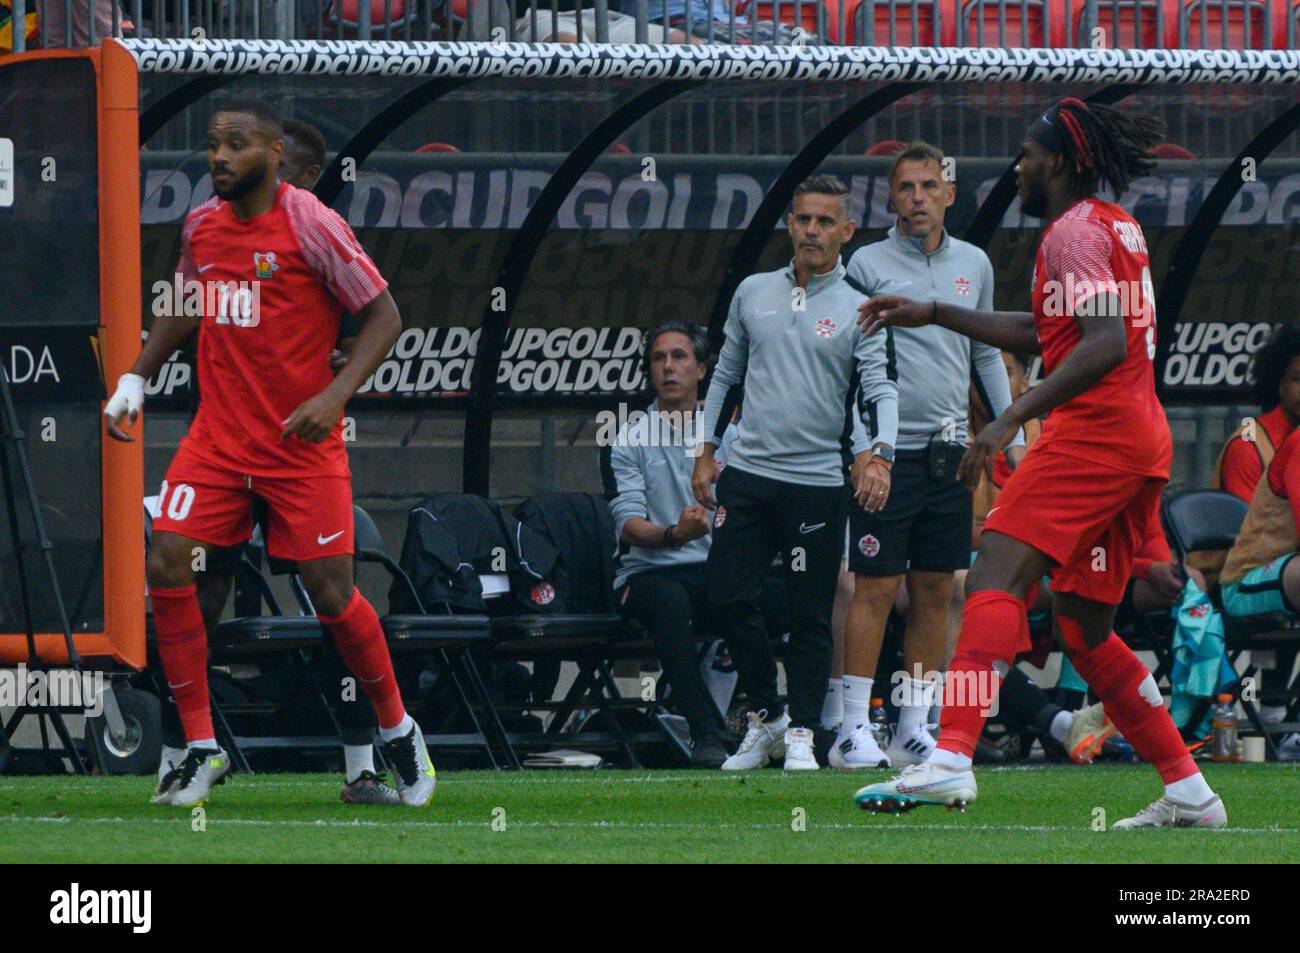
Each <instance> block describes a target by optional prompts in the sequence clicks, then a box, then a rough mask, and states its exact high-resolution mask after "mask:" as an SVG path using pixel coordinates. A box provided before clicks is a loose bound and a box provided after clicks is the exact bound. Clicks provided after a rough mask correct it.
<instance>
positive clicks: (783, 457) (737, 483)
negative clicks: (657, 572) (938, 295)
mask: <svg viewBox="0 0 1300 953" xmlns="http://www.w3.org/2000/svg"><path fill="white" fill-rule="evenodd" d="M846 198H847V189H846V187H845V186H844V185H843V183H841V182H839V180H837V179H834V178H831V177H824V176H815V177H813V178H812V179H809V180H807V181H806V182H804V183H802V184H801V185H800V186H799V187H798V189H796V191H795V205H794V211H792V212H791V215H790V234H791V238H792V240H793V244H794V260H793V261H792V262H791V264H790V266H788V267H786V268H783V269H781V270H780V271H773V272H768V273H766V274H757V275H751V276H750V277H748V278H746V279H745V280H744V281H742V282H741V283H740V286H739V287H738V288H737V289H736V293H735V296H734V297H733V298H732V301H731V309H730V312H729V314H728V316H727V323H726V328H725V332H726V343H725V344H724V345H723V348H722V353H721V355H720V356H719V359H718V364H717V367H716V368H715V369H714V372H713V380H712V382H711V384H710V386H709V393H708V397H707V399H706V400H705V404H704V419H703V421H702V422H701V431H702V433H703V434H705V435H706V436H705V437H704V438H703V439H711V440H713V442H714V443H715V444H716V443H717V440H718V437H717V434H718V432H719V431H718V428H719V427H721V426H723V425H725V423H726V421H727V420H728V419H729V417H730V408H731V407H733V406H734V401H735V399H736V398H737V396H738V392H739V390H740V388H741V387H743V389H744V405H743V412H742V416H741V419H740V423H739V427H738V434H737V437H736V439H735V442H734V443H733V444H732V447H731V454H730V458H729V459H728V461H727V467H726V469H725V471H723V473H722V475H721V478H720V480H719V481H718V484H717V499H716V501H715V500H714V499H713V497H712V494H711V493H710V491H709V484H710V483H711V481H712V480H713V479H714V476H715V473H716V468H715V467H714V465H713V463H712V455H711V454H709V453H704V454H701V455H700V456H699V457H698V458H697V460H696V462H695V472H694V476H693V480H692V485H693V489H694V492H695V497H696V499H698V500H700V501H701V502H704V503H706V504H708V505H710V506H713V505H715V503H716V509H715V510H714V517H713V545H712V548H711V549H710V550H709V560H708V580H709V603H710V610H711V613H712V615H713V618H714V620H715V625H716V626H717V627H718V629H719V630H720V631H719V634H721V635H722V636H723V637H724V638H725V639H726V641H727V646H728V648H729V649H730V650H731V656H732V659H733V660H734V661H735V663H736V667H737V670H738V672H739V674H740V679H741V685H742V686H743V687H744V689H745V691H746V693H747V694H748V695H749V698H750V702H751V706H752V708H753V709H754V710H755V711H760V710H762V711H765V712H766V719H765V721H766V722H767V723H770V724H773V725H775V724H778V723H780V722H782V721H783V720H784V714H785V709H784V708H783V706H782V705H781V703H780V701H779V700H778V694H777V672H776V664H775V662H774V660H773V656H772V651H771V646H770V644H769V643H768V639H767V635H766V632H765V630H764V627H763V625H762V622H761V619H760V616H759V611H758V606H757V599H758V583H759V579H760V578H761V577H762V575H763V572H764V570H765V569H766V568H767V567H768V566H769V565H770V564H771V562H772V558H773V556H774V555H776V553H778V552H779V553H780V554H781V557H782V559H783V560H784V562H785V566H786V569H787V578H788V580H789V585H790V595H791V604H792V605H791V608H792V613H793V618H792V621H791V631H790V642H789V646H788V649H787V651H786V655H785V669H786V681H787V689H788V691H787V695H788V699H789V716H790V724H789V727H790V728H791V729H814V728H815V727H816V726H817V725H818V723H819V720H820V716H821V708H822V701H823V698H824V696H825V693H826V684H827V681H828V679H829V676H830V670H831V635H830V615H831V604H832V602H833V600H834V597H835V588H836V581H837V577H838V574H839V563H840V556H841V550H842V545H843V540H844V535H843V534H844V518H845V509H846V506H847V503H848V499H847V494H846V493H845V490H844V484H845V479H844V470H843V462H842V458H841V446H842V442H843V440H844V439H845V436H846V435H845V431H846V429H847V428H846V409H847V408H848V407H849V406H850V395H851V393H852V392H853V389H854V385H855V382H857V381H859V380H860V388H859V389H858V394H859V399H858V405H857V406H856V407H855V408H853V410H854V412H856V413H859V414H861V416H862V418H863V420H864V422H865V426H866V429H867V431H868V432H869V433H870V434H872V435H873V446H872V453H874V454H875V456H873V457H872V460H871V461H870V462H869V461H868V460H867V459H866V457H867V453H865V452H864V453H863V455H862V456H863V459H862V460H861V463H862V466H861V467H860V468H858V469H859V470H860V472H861V473H862V474H863V476H862V478H861V482H860V485H859V486H857V487H856V488H855V489H856V490H857V492H858V495H859V497H860V498H861V499H862V500H863V501H864V502H865V504H866V505H868V506H871V507H874V508H878V507H879V506H882V505H883V504H884V502H885V500H886V499H887V495H888V486H889V462H890V461H891V460H892V448H893V444H894V441H895V439H896V432H897V427H898V392H897V387H896V385H895V383H894V380H893V369H892V360H891V358H890V354H889V341H890V340H892V338H885V337H882V336H877V337H872V338H866V337H863V336H862V335H861V334H860V333H859V332H858V331H857V328H856V321H855V320H854V315H855V314H856V311H857V308H858V305H859V304H861V303H862V302H863V301H865V296H864V295H862V294H860V293H859V292H857V291H855V290H854V289H853V288H852V287H850V286H849V285H848V284H847V283H846V282H845V280H844V275H845V270H844V266H843V264H842V263H841V262H840V257H839V250H840V247H841V246H842V244H843V242H844V241H846V240H847V239H848V238H849V237H851V235H852V233H853V223H852V222H851V221H850V220H849V219H848V211H847V206H846ZM789 737H790V736H789V735H787V739H788V738H789ZM787 766H788V764H787Z"/></svg>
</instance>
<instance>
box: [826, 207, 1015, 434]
mask: <svg viewBox="0 0 1300 953" xmlns="http://www.w3.org/2000/svg"><path fill="white" fill-rule="evenodd" d="M848 277H849V280H850V281H853V282H854V283H855V284H857V285H859V286H860V287H861V288H862V289H863V290H865V291H866V293H867V294H868V295H872V296H874V295H884V294H896V295H902V296H903V297H906V298H913V299H916V300H918V301H933V300H938V301H940V302H942V303H944V304H955V305H960V306H962V307H965V308H977V309H979V310H983V311H989V310H992V308H993V266H992V265H991V264H990V263H989V258H988V255H986V254H984V252H983V250H981V249H979V248H976V247H975V246H974V245H972V244H970V243H969V242H964V241H961V240H960V239H957V238H953V237H952V236H950V235H949V234H948V232H947V230H945V231H944V233H943V238H942V239H941V240H940V242H939V247H938V248H936V249H935V250H934V251H933V252H932V253H931V254H929V255H927V254H926V253H925V252H924V251H922V250H921V239H919V238H909V237H907V236H905V235H902V234H900V233H899V231H898V226H897V225H895V226H894V227H893V228H891V229H890V230H889V234H888V235H887V236H886V237H884V238H882V239H881V240H880V241H878V242H874V243H872V244H870V245H865V246H863V247H862V248H859V249H858V250H857V251H856V252H854V253H853V257H852V258H851V259H850V260H849V268H848ZM894 350H895V352H896V355H897V360H898V417H899V425H898V449H900V450H924V449H925V447H926V446H927V445H928V444H929V442H930V438H931V437H932V436H934V435H935V434H942V433H943V431H944V430H945V429H947V430H948V431H949V434H950V436H951V439H953V440H957V441H961V440H965V439H966V415H967V412H968V411H969V410H970V396H969V392H970V386H971V384H972V383H974V384H975V388H976V392H977V393H979V395H980V398H981V399H982V400H983V401H984V405H985V406H986V407H988V408H989V409H990V410H991V411H992V412H993V416H994V417H997V416H998V415H999V414H1001V413H1002V412H1003V411H1004V410H1006V409H1007V407H1008V405H1010V403H1011V387H1010V385H1009V384H1008V382H1007V369H1006V367H1005V366H1004V365H1003V363H1002V355H1001V354H1000V353H999V352H998V349H997V348H995V347H991V346H989V345H988V344H984V343H982V342H979V341H972V340H971V339H970V338H968V337H966V336H965V335H964V334H958V333H957V332H956V331H950V330H949V329H947V328H941V327H939V326H938V325H934V324H930V325H926V326H925V327H921V328H894ZM1024 442H1025V440H1024V435H1023V434H1021V433H1017V434H1016V436H1015V438H1014V439H1013V440H1012V441H1011V443H1010V446H1023V445H1024Z"/></svg>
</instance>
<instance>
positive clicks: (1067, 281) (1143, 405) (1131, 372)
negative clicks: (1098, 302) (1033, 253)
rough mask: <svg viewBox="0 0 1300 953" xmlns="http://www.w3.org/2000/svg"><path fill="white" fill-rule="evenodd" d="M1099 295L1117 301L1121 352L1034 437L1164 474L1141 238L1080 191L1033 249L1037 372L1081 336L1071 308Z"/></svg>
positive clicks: (1111, 207)
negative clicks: (1124, 345) (1123, 341)
mask: <svg viewBox="0 0 1300 953" xmlns="http://www.w3.org/2000/svg"><path fill="white" fill-rule="evenodd" d="M1102 293H1109V294H1117V295H1118V296H1119V300H1120V301H1121V303H1122V304H1123V305H1124V309H1125V328H1126V331H1127V337H1128V356H1127V357H1125V358H1124V361H1123V363H1122V364H1120V365H1119V367H1117V368H1115V370H1113V371H1111V372H1110V373H1109V374H1107V375H1106V376H1105V377H1104V378H1103V379H1102V380H1101V381H1099V382H1098V383H1097V384H1096V385H1095V386H1093V387H1092V388H1091V389H1089V390H1087V391H1084V392H1083V393H1082V394H1080V395H1079V396H1077V397H1074V398H1072V399H1070V400H1068V401H1066V402H1065V403H1064V404H1062V405H1061V406H1059V407H1057V408H1056V409H1055V410H1053V411H1052V412H1051V414H1049V415H1048V418H1047V421H1046V423H1044V424H1043V435H1042V436H1041V437H1040V438H1039V440H1040V442H1042V443H1043V444H1044V447H1045V448H1047V447H1050V448H1052V449H1054V450H1057V451H1060V452H1061V453H1065V454H1069V455H1071V456H1078V457H1084V458H1086V459H1089V460H1094V461H1096V462H1098V463H1102V464H1105V465H1106V466H1110V467H1115V468H1117V469H1120V470H1125V471H1128V472H1130V473H1141V474H1146V475H1149V476H1158V477H1164V478H1165V479H1168V478H1169V465H1170V462H1171V460H1172V457H1173V440H1172V439H1171V437H1170V434H1169V424H1168V422H1167V421H1166V420H1165V414H1164V410H1163V408H1161V406H1160V401H1159V400H1157V399H1156V388H1155V372H1154V369H1153V366H1152V359H1153V358H1154V357H1155V348H1156V326H1155V301H1154V298H1155V295H1154V292H1153V290H1152V286H1151V268H1150V262H1149V261H1148V258H1147V246H1146V239H1145V238H1144V237H1143V235H1142V229H1141V227H1140V226H1139V225H1138V223H1137V222H1135V221H1134V220H1133V218H1132V216H1130V215H1129V214H1128V213H1127V212H1125V211H1124V210H1123V209H1122V208H1120V207H1119V206H1118V205H1115V204H1113V203H1111V202H1103V201H1101V200H1099V199H1096V198H1088V199H1083V200H1081V201H1079V202H1076V203H1075V204H1074V205H1072V206H1071V207H1070V209H1069V210H1068V211H1067V212H1066V213H1065V214H1064V215H1062V216H1061V217H1060V218H1058V219H1057V220H1056V221H1054V222H1052V224H1051V225H1049V226H1048V227H1047V230H1046V231H1045V232H1044V233H1043V240H1042V243H1041V244H1040V245H1039V246H1038V258H1037V261H1036V262H1035V265H1034V291H1033V301H1034V305H1033V307H1034V324H1035V325H1036V327H1037V331H1038V341H1039V344H1040V345H1041V347H1042V353H1043V370H1044V373H1045V374H1050V373H1051V372H1052V371H1053V369H1055V368H1056V366H1057V365H1059V364H1060V363H1061V361H1063V360H1064V359H1065V356H1066V355H1067V354H1069V353H1070V351H1072V350H1073V349H1074V347H1075V345H1077V344H1078V343H1079V341H1080V339H1081V337H1082V336H1081V335H1080V333H1079V329H1078V327H1077V326H1076V325H1075V321H1074V315H1075V314H1076V313H1077V312H1078V310H1079V309H1080V307H1081V306H1082V305H1083V303H1084V302H1085V301H1087V300H1088V299H1089V298H1091V297H1093V296H1094V295H1097V294H1102ZM1084 320H1087V319H1086V318H1085V319H1084Z"/></svg>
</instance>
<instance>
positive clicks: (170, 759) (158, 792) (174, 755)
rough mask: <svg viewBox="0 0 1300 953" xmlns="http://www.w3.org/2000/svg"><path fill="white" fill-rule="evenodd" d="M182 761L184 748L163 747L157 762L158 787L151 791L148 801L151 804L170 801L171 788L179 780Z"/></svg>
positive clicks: (183, 759)
mask: <svg viewBox="0 0 1300 953" xmlns="http://www.w3.org/2000/svg"><path fill="white" fill-rule="evenodd" d="M184 761H185V749H184V748H170V747H168V746H167V745H163V749H162V757H161V758H160V759H159V761H158V786H157V787H156V788H154V789H153V797H152V798H150V799H149V802H150V803H151V804H166V803H167V802H168V801H169V800H170V795H171V792H172V788H174V787H175V786H176V782H177V781H178V780H180V776H181V765H182V764H183V763H184Z"/></svg>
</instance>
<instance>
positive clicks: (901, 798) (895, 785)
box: [853, 762, 978, 814]
mask: <svg viewBox="0 0 1300 953" xmlns="http://www.w3.org/2000/svg"><path fill="white" fill-rule="evenodd" d="M977 790H978V789H977V788H976V786H975V774H974V772H972V771H971V770H970V769H969V768H967V769H966V770H965V771H953V770H951V769H949V768H943V767H940V766H939V765H937V764H929V763H928V762H927V763H926V764H912V765H908V766H907V767H906V768H904V769H903V772H902V774H900V775H898V777H896V778H891V779H890V780H888V781H884V782H882V783H880V784H868V785H867V786H866V787H865V788H863V789H862V790H860V791H858V793H857V794H855V795H854V796H853V800H854V801H855V802H856V803H857V805H858V807H860V808H862V810H864V811H876V812H877V813H882V814H884V813H889V814H902V813H903V812H905V811H910V810H912V808H914V807H919V806H920V805H922V804H942V805H943V806H944V807H947V808H949V809H952V808H954V807H955V808H957V809H958V810H960V811H962V812H965V810H966V805H967V804H969V803H970V802H971V801H973V800H975V794H976V792H977Z"/></svg>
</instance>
